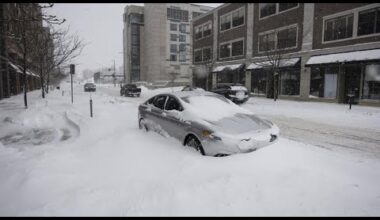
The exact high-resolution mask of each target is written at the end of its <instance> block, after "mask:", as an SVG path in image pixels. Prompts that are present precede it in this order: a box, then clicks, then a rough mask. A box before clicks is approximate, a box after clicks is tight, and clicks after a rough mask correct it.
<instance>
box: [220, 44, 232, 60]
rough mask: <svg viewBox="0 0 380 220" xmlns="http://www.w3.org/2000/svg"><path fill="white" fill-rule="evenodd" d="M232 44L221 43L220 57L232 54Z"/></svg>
mask: <svg viewBox="0 0 380 220" xmlns="http://www.w3.org/2000/svg"><path fill="white" fill-rule="evenodd" d="M230 52H231V44H229V43H227V44H222V45H220V58H226V57H229V56H230V54H231V53H230Z"/></svg>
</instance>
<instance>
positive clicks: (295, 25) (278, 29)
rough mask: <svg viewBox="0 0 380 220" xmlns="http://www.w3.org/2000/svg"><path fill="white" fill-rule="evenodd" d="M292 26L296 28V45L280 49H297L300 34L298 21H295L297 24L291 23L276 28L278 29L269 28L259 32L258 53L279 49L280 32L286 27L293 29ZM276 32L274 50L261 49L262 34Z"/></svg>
mask: <svg viewBox="0 0 380 220" xmlns="http://www.w3.org/2000/svg"><path fill="white" fill-rule="evenodd" d="M291 28H296V45H295V46H293V47H288V48H283V49H280V51H281V50H282V51H284V50H292V49H295V48H297V47H298V35H299V28H298V23H295V24H291V25H288V26H283V27H280V28H276V29H272V30H268V31H264V32H260V33H259V34H258V40H257V53H258V54H263V53H268V52H273V51H277V50H279V49H278V36H277V35H278V32H279V31H282V30H285V29H291ZM273 32H274V33H275V35H274V49H273V50H265V51H261V50H260V36H261V35H266V34H270V33H273Z"/></svg>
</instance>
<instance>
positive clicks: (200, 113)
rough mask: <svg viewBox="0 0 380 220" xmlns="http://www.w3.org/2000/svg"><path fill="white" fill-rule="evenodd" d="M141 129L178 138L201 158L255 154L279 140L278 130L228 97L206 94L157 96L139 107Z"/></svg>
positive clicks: (189, 92) (178, 93) (200, 92)
mask: <svg viewBox="0 0 380 220" xmlns="http://www.w3.org/2000/svg"><path fill="white" fill-rule="evenodd" d="M138 122H139V128H140V129H145V130H146V131H149V130H153V131H156V132H158V133H160V134H162V135H164V136H171V137H174V138H177V139H179V140H180V141H181V142H182V144H183V145H185V146H189V147H193V148H195V149H196V150H197V151H199V152H200V153H201V154H202V155H210V156H226V155H231V154H235V153H247V152H252V151H254V150H256V149H259V148H261V147H264V146H268V145H270V144H271V143H273V142H274V141H276V140H277V139H278V135H279V128H278V127H277V126H276V125H275V124H273V123H272V122H270V121H268V120H265V119H261V118H259V117H257V116H255V115H254V114H253V113H252V112H250V111H248V110H247V109H244V108H242V107H240V106H238V105H236V104H234V103H233V102H231V101H230V100H228V99H226V98H225V97H223V96H221V95H218V94H215V93H211V92H204V91H181V92H173V93H167V94H159V95H156V96H154V97H152V98H150V99H149V100H147V101H146V102H144V103H142V104H141V105H140V106H139V111H138Z"/></svg>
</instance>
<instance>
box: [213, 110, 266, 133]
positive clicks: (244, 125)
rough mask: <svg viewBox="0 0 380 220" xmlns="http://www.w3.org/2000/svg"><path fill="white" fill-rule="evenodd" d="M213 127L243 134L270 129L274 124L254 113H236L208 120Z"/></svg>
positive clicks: (218, 130) (215, 130)
mask: <svg viewBox="0 0 380 220" xmlns="http://www.w3.org/2000/svg"><path fill="white" fill-rule="evenodd" d="M206 121H207V122H208V123H209V124H210V127H211V129H212V130H213V131H214V132H218V133H228V134H241V133H247V132H253V131H260V130H266V129H270V128H271V127H272V126H273V124H272V123H271V122H270V121H268V120H264V119H261V118H259V117H257V116H255V115H252V114H240V113H239V114H235V115H234V116H231V117H225V118H222V119H220V120H218V121H208V120H206Z"/></svg>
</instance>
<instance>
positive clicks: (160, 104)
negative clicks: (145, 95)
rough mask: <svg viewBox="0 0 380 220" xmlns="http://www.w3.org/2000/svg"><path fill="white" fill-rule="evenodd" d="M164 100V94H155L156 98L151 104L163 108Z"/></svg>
mask: <svg viewBox="0 0 380 220" xmlns="http://www.w3.org/2000/svg"><path fill="white" fill-rule="evenodd" d="M165 100H166V95H160V96H157V97H156V99H155V100H154V101H153V105H154V106H156V107H157V108H159V109H164V105H165Z"/></svg>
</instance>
